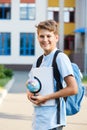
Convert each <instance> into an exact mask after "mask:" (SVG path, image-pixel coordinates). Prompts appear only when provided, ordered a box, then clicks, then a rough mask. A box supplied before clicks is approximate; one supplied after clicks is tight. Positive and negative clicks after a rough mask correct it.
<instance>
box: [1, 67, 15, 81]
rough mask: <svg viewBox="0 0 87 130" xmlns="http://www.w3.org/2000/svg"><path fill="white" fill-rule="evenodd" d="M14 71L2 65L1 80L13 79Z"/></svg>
mask: <svg viewBox="0 0 87 130" xmlns="http://www.w3.org/2000/svg"><path fill="white" fill-rule="evenodd" d="M12 76H13V71H12V70H11V69H7V68H5V67H4V65H0V78H1V79H2V78H6V77H10V78H11V77H12Z"/></svg>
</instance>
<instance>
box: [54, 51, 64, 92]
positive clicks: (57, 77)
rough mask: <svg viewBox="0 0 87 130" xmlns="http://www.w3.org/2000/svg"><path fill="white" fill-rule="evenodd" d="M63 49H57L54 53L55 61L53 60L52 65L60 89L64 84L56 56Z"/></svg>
mask: <svg viewBox="0 0 87 130" xmlns="http://www.w3.org/2000/svg"><path fill="white" fill-rule="evenodd" d="M60 52H61V51H60V50H57V51H56V52H55V54H54V58H53V62H52V67H53V75H54V78H55V80H56V82H57V86H58V87H59V88H58V90H59V89H62V88H63V87H62V84H61V80H60V73H59V70H58V66H57V63H56V57H57V55H58V54H59V53H60Z"/></svg>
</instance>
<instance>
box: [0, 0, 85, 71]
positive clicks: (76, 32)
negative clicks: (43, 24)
mask: <svg viewBox="0 0 87 130" xmlns="http://www.w3.org/2000/svg"><path fill="white" fill-rule="evenodd" d="M86 8H87V1H86V0H55V1H54V0H0V64H4V65H6V66H8V67H11V68H13V69H19V70H20V69H28V68H29V65H32V63H33V62H34V61H35V59H36V57H38V56H39V55H41V54H42V50H41V49H40V46H39V43H38V41H37V34H36V28H35V25H37V24H38V23H39V22H40V21H43V20H46V19H54V20H56V21H57V22H58V23H59V35H60V41H59V44H58V46H59V48H60V49H61V50H63V51H64V52H65V53H66V54H67V55H68V56H69V57H70V58H71V60H72V61H75V62H77V64H78V65H80V68H81V70H82V71H84V64H85V68H86V67H87V65H86V64H87V63H86V62H87V61H85V62H84V58H85V56H84V52H85V53H87V47H86V41H87V40H86V39H87V37H86V32H87V30H86V27H87V25H86V23H87V22H86V21H87V15H86V11H87V9H86ZM86 69H87V68H86Z"/></svg>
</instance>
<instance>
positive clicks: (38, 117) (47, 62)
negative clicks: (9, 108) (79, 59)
mask: <svg viewBox="0 0 87 130" xmlns="http://www.w3.org/2000/svg"><path fill="white" fill-rule="evenodd" d="M56 50H57V48H55V49H54V50H53V51H52V52H51V53H50V54H49V55H47V56H43V60H42V63H41V65H40V67H51V66H52V61H53V57H54V53H55V51H56ZM56 63H57V66H58V69H59V72H60V75H61V82H63V81H64V77H66V76H68V75H73V70H72V66H71V62H70V60H69V58H68V56H67V55H66V54H64V53H62V52H60V53H59V54H58V56H57V58H56ZM33 67H36V62H35V63H34V64H33ZM29 75H30V74H29ZM56 90H57V89H56V81H55V79H54V91H56ZM59 100H60V124H58V123H57V104H55V105H54V106H35V107H34V114H33V130H48V129H52V128H55V127H58V126H65V125H66V108H65V107H66V104H65V101H64V99H63V98H60V99H59Z"/></svg>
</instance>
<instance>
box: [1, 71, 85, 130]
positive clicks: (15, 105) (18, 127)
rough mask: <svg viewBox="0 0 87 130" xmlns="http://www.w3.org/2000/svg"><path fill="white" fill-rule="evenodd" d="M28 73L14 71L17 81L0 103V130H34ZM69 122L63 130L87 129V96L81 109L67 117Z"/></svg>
mask: <svg viewBox="0 0 87 130" xmlns="http://www.w3.org/2000/svg"><path fill="white" fill-rule="evenodd" d="M27 75H28V73H27V72H21V71H17V72H15V73H14V78H15V82H14V83H13V85H12V87H11V88H10V90H9V91H8V93H7V95H6V96H5V98H4V100H3V101H2V103H1V104H0V130H32V128H31V127H32V113H33V107H32V104H31V103H30V102H29V101H28V99H27V97H26V86H25V82H26V79H27V78H28V76H27ZM67 123H68V124H67V126H66V127H65V128H64V129H63V130H87V97H85V98H84V100H83V103H82V108H81V111H80V112H79V113H78V114H76V115H75V116H70V117H67Z"/></svg>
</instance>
